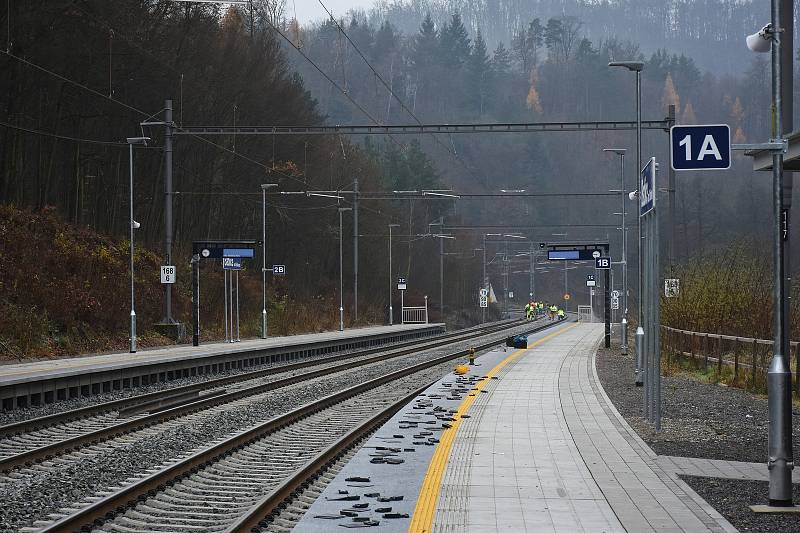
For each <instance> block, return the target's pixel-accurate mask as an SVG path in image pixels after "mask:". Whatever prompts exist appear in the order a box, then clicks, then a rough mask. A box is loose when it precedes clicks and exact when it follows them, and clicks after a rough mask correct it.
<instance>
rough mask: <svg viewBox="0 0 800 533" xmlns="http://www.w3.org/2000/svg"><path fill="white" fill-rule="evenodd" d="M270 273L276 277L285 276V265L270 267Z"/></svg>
mask: <svg viewBox="0 0 800 533" xmlns="http://www.w3.org/2000/svg"><path fill="white" fill-rule="evenodd" d="M272 273H273V274H275V275H276V276H284V275H286V265H272Z"/></svg>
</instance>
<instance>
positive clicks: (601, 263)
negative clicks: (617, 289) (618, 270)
mask: <svg viewBox="0 0 800 533" xmlns="http://www.w3.org/2000/svg"><path fill="white" fill-rule="evenodd" d="M594 267H595V268H597V269H599V270H609V269H610V268H611V258H610V257H597V258H595V260H594Z"/></svg>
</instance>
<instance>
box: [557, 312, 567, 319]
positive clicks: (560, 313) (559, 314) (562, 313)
mask: <svg viewBox="0 0 800 533" xmlns="http://www.w3.org/2000/svg"><path fill="white" fill-rule="evenodd" d="M566 318H567V314H566V313H565V312H564V310H563V309H559V310H558V320H559V321H561V320H564V319H566Z"/></svg>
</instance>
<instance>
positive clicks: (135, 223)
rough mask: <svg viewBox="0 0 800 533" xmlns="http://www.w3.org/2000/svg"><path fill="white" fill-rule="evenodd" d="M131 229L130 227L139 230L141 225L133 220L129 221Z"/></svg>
mask: <svg viewBox="0 0 800 533" xmlns="http://www.w3.org/2000/svg"><path fill="white" fill-rule="evenodd" d="M131 227H132V228H133V229H139V228H141V227H142V225H141V224H139V223H138V222H136V221H135V220H131Z"/></svg>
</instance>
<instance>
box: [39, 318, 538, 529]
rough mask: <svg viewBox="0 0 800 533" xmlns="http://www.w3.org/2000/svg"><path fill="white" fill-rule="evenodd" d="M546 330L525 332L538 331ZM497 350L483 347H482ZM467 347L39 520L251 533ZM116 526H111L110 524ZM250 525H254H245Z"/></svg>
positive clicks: (70, 525)
mask: <svg viewBox="0 0 800 533" xmlns="http://www.w3.org/2000/svg"><path fill="white" fill-rule="evenodd" d="M548 326H549V324H545V325H539V326H538V327H534V326H532V325H528V326H527V328H526V329H527V330H534V329H536V330H540V329H544V328H546V327H548ZM497 343H498V339H497V338H491V339H488V340H487V339H484V340H482V341H480V342H478V343H477V344H476V348H477V349H486V348H489V347H491V346H494V345H496V344H497ZM467 351H468V348H460V349H451V350H449V352H448V353H446V354H444V355H439V356H437V357H433V358H430V359H428V360H426V361H421V362H418V363H416V364H413V365H410V366H407V367H405V368H400V369H398V370H394V371H392V372H388V373H384V374H382V375H380V376H378V377H375V378H373V379H369V380H362V382H360V383H358V384H356V385H353V386H350V387H348V388H346V389H344V390H340V391H339V392H336V393H334V394H330V395H326V396H324V397H322V398H320V399H318V400H315V401H312V402H309V403H306V404H305V405H303V406H301V407H299V408H296V409H293V410H291V411H289V412H287V413H284V414H282V415H280V416H277V417H274V418H272V419H270V420H268V421H266V422H263V423H261V424H258V425H256V426H254V427H251V428H249V429H247V430H244V431H241V432H239V433H237V434H235V435H233V436H230V437H228V438H226V439H223V440H221V441H218V442H215V443H213V444H211V445H209V446H206V447H205V448H203V449H201V450H199V451H196V452H193V453H191V454H188V455H185V456H183V457H181V458H180V459H178V460H174V461H172V462H169V463H167V464H165V465H163V467H162V468H160V469H158V470H157V471H155V472H150V473H147V474H145V475H140V476H135V477H133V478H131V479H129V480H127V481H126V482H125V483H123V484H122V485H121V486H119V487H116V488H114V489H111V490H107V491H105V492H101V493H100V494H98V495H97V496H95V497H94V498H89V499H86V500H84V501H82V502H81V503H78V504H73V505H71V506H68V507H67V508H64V509H62V510H61V511H60V512H58V513H55V514H54V515H52V516H51V517H50V518H51V519H54V521H52V522H49V523H45V522H37V523H35V524H34V526H35V529H38V528H44V530H45V531H74V530H80V529H96V530H98V531H128V532H131V531H239V530H247V529H241V528H244V527H248V528H249V527H252V526H251V522H252V521H255V522H252V523H257V522H258V521H260V520H261V519H262V518H263V517H264V516H265V515H268V514H270V513H272V512H274V510H275V508H277V506H278V505H280V504H281V503H282V502H283V500H284V499H285V498H286V497H287V496H288V495H289V494H291V493H292V491H294V490H296V489H297V488H298V487H299V486H301V485H302V484H304V483H307V482H308V481H309V480H310V479H313V478H314V477H316V476H317V475H318V473H319V469H320V468H322V466H324V465H325V464H327V463H328V462H330V461H331V460H333V459H335V458H336V457H338V456H340V455H341V454H343V453H346V451H347V449H348V448H349V447H351V446H352V445H353V444H354V443H356V442H358V441H359V440H360V439H362V438H363V437H364V436H365V435H366V434H368V433H369V432H370V431H372V430H374V429H375V428H376V427H377V426H378V425H379V424H380V423H382V422H383V421H384V420H386V419H388V417H390V416H391V414H393V413H394V412H395V411H396V410H397V409H399V408H400V406H402V405H403V404H404V403H406V402H407V401H408V400H410V399H411V398H412V397H413V396H415V395H416V394H418V393H419V392H420V391H421V388H420V386H421V385H427V384H428V383H430V382H432V381H434V380H435V379H436V378H437V377H438V376H440V375H441V373H442V372H443V371H447V369H448V368H449V365H451V364H452V363H451V361H452V360H453V359H456V358H458V357H463V356H464V355H465V354H466V353H467ZM109 518H110V519H109ZM245 524H247V526H245Z"/></svg>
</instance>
